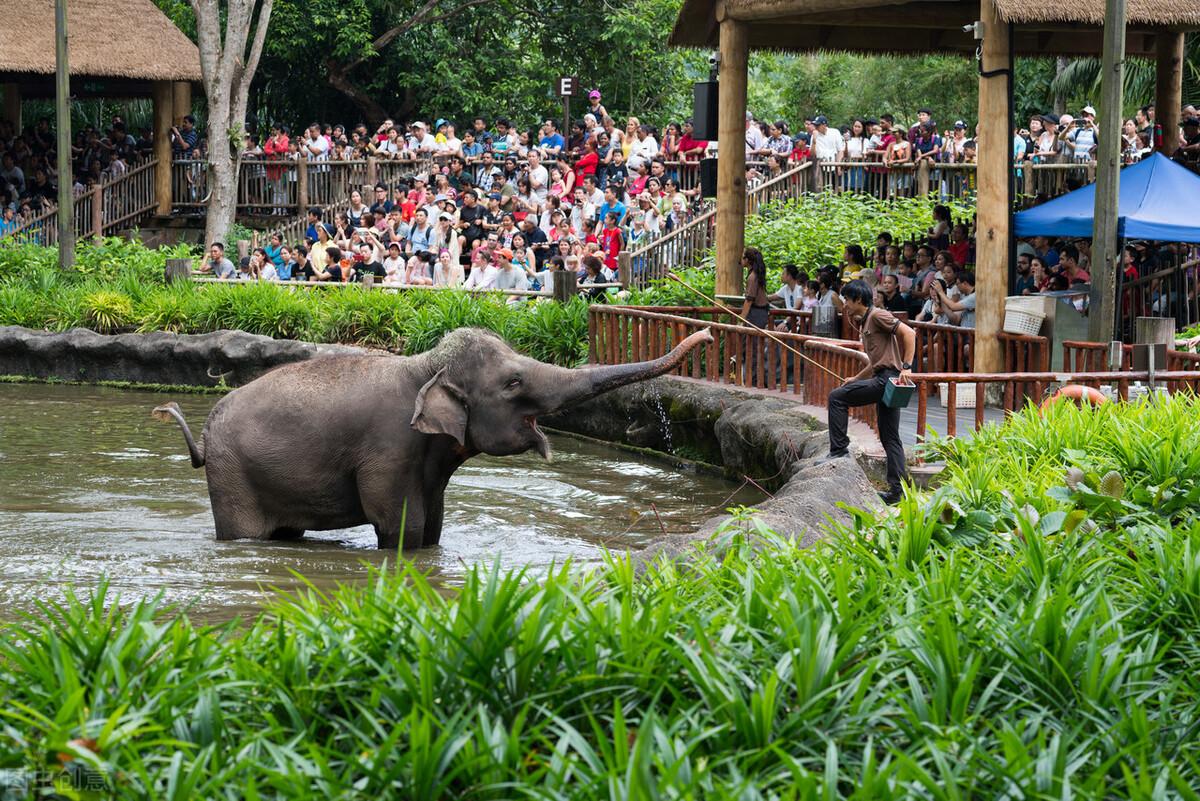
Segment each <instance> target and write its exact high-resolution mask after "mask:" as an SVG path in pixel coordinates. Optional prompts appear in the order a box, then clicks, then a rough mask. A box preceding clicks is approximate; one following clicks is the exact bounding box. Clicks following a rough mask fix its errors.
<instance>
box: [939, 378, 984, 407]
mask: <svg viewBox="0 0 1200 801" xmlns="http://www.w3.org/2000/svg"><path fill="white" fill-rule="evenodd" d="M977 386H978V384H973V383H972V384H959V385H958V391H957V394H955V396H954V406H955V408H957V409H962V408H964V407H970V408H972V409H974V408H975V387H977ZM938 394H939V395H940V396H941V399H942V408H943V409H944V408H946V407H947V406H948V405H950V385H949V384H940V385H939V386H938Z"/></svg>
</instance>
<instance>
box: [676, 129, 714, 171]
mask: <svg viewBox="0 0 1200 801" xmlns="http://www.w3.org/2000/svg"><path fill="white" fill-rule="evenodd" d="M694 132H695V129H694V128H693V127H692V121H691V120H688V121H687V122H685V123H684V124H683V136H681V137H680V138H679V146H678V147H677V148H676V152H677V153H678V154H679V159H680V160H681V161H699V160H700V157H701V156H703V155H704V150H705V148H707V147H708V142H706V141H704V140H703V139H695V138H693V137H692V134H693V133H694Z"/></svg>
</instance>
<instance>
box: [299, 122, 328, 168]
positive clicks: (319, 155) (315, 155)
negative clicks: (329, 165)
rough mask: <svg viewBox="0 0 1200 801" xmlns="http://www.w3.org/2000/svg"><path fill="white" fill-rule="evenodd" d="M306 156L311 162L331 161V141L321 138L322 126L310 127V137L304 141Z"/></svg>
mask: <svg viewBox="0 0 1200 801" xmlns="http://www.w3.org/2000/svg"><path fill="white" fill-rule="evenodd" d="M304 154H305V155H306V156H307V157H308V160H309V161H326V160H328V159H329V140H328V139H326V138H325V137H324V136H321V126H320V125H316V124H313V125H310V126H308V135H307V136H306V137H305V139H304Z"/></svg>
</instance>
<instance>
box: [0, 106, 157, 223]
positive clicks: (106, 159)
mask: <svg viewBox="0 0 1200 801" xmlns="http://www.w3.org/2000/svg"><path fill="white" fill-rule="evenodd" d="M152 146H153V143H152V141H151V134H150V132H149V131H142V132H141V134H140V136H135V135H134V134H133V133H132V132H130V131H129V130H128V129H127V127H126V125H125V122H124V121H123V120H122V119H121V118H120V117H114V118H113V120H112V122H111V124H110V125H109V126H108V128H107V129H105V130H99V129H97V128H95V127H93V126H88V127H86V128H84V129H83V130H81V131H78V132H76V133H75V135H74V137H73V140H72V145H71V167H72V174H71V182H72V192H73V194H75V195H79V194H82V193H83V192H86V191H87V190H89V189H90V188H91V187H92V186H94V185H96V184H98V183H102V182H105V181H108V180H112V179H114V178H118V177H120V176H121V175H124V174H125V173H126V172H127V171H128V170H129V169H130V168H131V167H133V166H135V165H137V164H138V163H140V162H141V161H143V160H144V159H146V158H147V157H148V156H149V154H150V150H151V148H152ZM56 154H57V141H56V138H55V132H54V129H53V128H52V127H51V125H50V120H49V119H48V118H42V119H39V120H38V121H37V122H35V123H34V124H33V125H30V126H28V127H27V128H26V129H25V130H24V131H17V130H16V129H15V127H14V126H13V125H12V124H11V123H10V122H8V121H7V120H4V119H0V236H3V235H4V234H6V233H9V232H10V231H12V230H15V229H16V228H18V227H20V226H21V225H24V224H25V223H27V222H29V221H30V220H32V219H34V218H35V217H37V216H38V215H40V214H44V213H45V212H47V211H50V210H52V209H53V208H54V207H55V204H56V203H57V202H58V165H57V155H56Z"/></svg>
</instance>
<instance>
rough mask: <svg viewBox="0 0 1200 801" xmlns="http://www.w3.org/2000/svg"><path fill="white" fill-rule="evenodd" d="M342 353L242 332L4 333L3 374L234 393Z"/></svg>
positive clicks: (7, 329) (11, 329)
mask: <svg viewBox="0 0 1200 801" xmlns="http://www.w3.org/2000/svg"><path fill="white" fill-rule="evenodd" d="M367 352H368V351H365V350H364V349H362V348H355V347H349V346H344V345H315V344H312V343H309V342H296V341H292V340H279V339H271V338H270V337H264V336H258V335H255V334H247V333H244V332H242V331H216V332H214V333H211V334H168V333H163V332H154V333H147V334H116V335H105V334H97V333H96V332H95V331H89V330H88V329H85V328H72V329H71V330H70V331H65V332H62V333H54V332H50V331H38V330H34V329H30V328H21V327H19V326H0V374H4V375H24V376H33V377H36V378H59V379H63V380H65V381H132V382H135V383H142V384H187V385H191V386H215V385H217V384H219V383H221V382H222V381H224V382H225V384H227V385H228V386H231V387H236V386H241V385H242V384H245V383H248V382H249V381H252V380H254V379H255V378H257V377H258V376H260V375H262V374H263V373H265V372H266V371H267V370H270V369H271V368H273V367H278V366H279V365H281V364H288V363H290V362H297V361H304V360H306V359H313V358H317V357H320V356H326V355H330V354H339V353H367Z"/></svg>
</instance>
